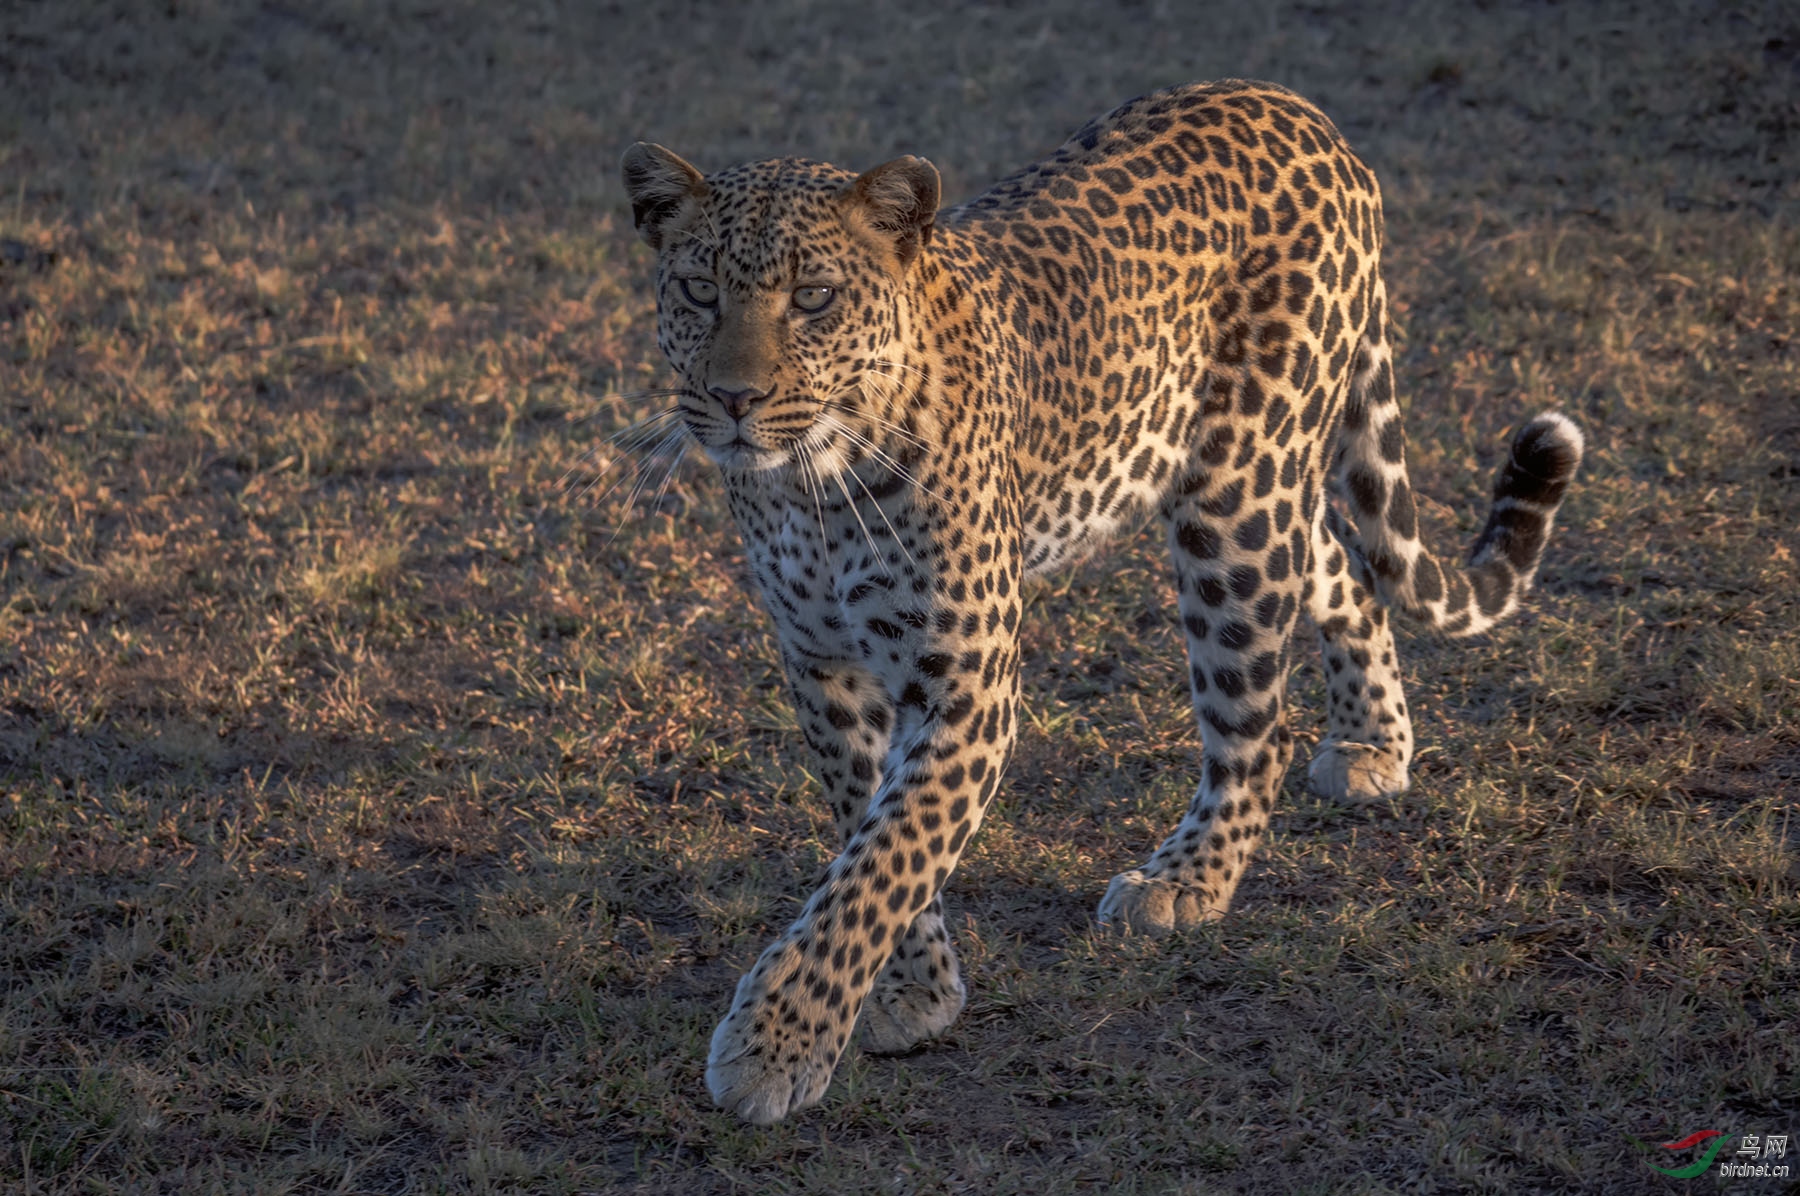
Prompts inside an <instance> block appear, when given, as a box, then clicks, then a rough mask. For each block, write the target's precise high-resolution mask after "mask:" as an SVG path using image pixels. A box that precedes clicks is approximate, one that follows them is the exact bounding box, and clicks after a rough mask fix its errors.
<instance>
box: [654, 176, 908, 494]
mask: <svg viewBox="0 0 1800 1196" xmlns="http://www.w3.org/2000/svg"><path fill="white" fill-rule="evenodd" d="M621 165H622V168H623V172H624V177H625V188H626V190H627V192H628V193H629V194H630V196H631V210H632V217H633V219H634V220H635V222H636V224H637V229H638V233H639V235H640V236H642V237H643V239H644V241H645V242H646V243H647V244H649V246H650V247H651V248H652V249H654V250H656V253H657V262H656V303H657V316H658V319H657V343H658V344H659V345H660V346H661V347H662V351H663V353H664V355H666V356H667V357H668V359H669V362H670V364H671V365H673V366H674V367H675V369H676V371H677V372H678V373H679V374H680V375H681V378H682V384H683V385H682V395H681V399H680V406H681V412H682V417H683V419H684V420H685V422H686V424H687V427H688V430H689V431H690V432H691V433H692V434H693V436H694V439H696V440H697V441H699V442H700V444H701V445H702V446H703V447H704V448H705V449H706V451H707V452H708V454H710V455H711V456H712V458H713V460H714V461H716V462H718V463H719V464H720V465H722V466H725V467H727V468H731V469H745V470H769V469H779V468H782V467H784V466H787V465H789V464H790V463H793V462H796V461H798V462H799V463H801V464H802V465H808V466H810V467H811V468H813V469H815V470H819V471H824V472H835V471H836V470H837V469H838V468H841V467H842V465H843V463H844V462H845V461H846V460H848V459H849V458H850V457H851V456H853V455H854V454H853V453H852V452H851V451H850V445H851V443H853V442H854V441H855V440H856V438H857V437H859V436H866V434H867V432H866V429H867V425H866V424H865V423H864V422H863V421H862V420H861V419H860V418H858V417H859V412H860V411H861V410H863V407H862V405H863V404H866V403H869V402H871V401H872V400H871V396H876V395H882V396H891V395H892V394H893V393H894V392H895V391H896V389H897V385H896V379H897V375H898V374H899V368H898V367H897V366H894V365H892V364H888V365H884V364H883V363H884V362H889V363H891V362H892V360H893V358H894V356H895V341H896V339H897V337H898V336H899V335H900V330H901V329H902V328H903V327H904V325H905V318H904V307H903V305H904V304H905V296H906V282H907V279H908V276H909V274H910V272H911V271H912V270H913V269H914V267H915V266H916V264H917V262H918V259H919V257H920V255H921V253H922V251H923V250H924V248H925V246H926V244H927V243H928V241H929V239H930V235H931V226H932V222H933V220H934V219H935V217H936V214H937V206H938V190H939V188H938V173H937V169H936V168H935V167H934V166H932V165H931V163H929V162H927V161H925V160H924V159H923V158H914V157H905V158H897V159H895V160H894V161H892V162H889V163H887V164H886V165H884V166H878V167H876V168H875V169H874V170H871V171H869V172H868V173H866V174H863V175H852V174H851V173H849V172H848V171H844V170H839V169H838V168H837V167H834V166H827V165H824V164H822V163H817V162H807V161H802V160H799V159H794V158H783V159H779V160H775V161H768V162H753V163H749V164H747V165H743V166H737V167H734V168H732V169H730V170H725V171H721V172H720V173H718V174H714V175H710V176H708V175H703V174H701V173H700V171H698V170H696V169H694V167H692V166H690V165H688V163H686V162H684V161H682V159H681V158H679V157H677V156H676V155H675V154H673V153H671V152H670V151H668V150H666V149H664V148H662V147H661V146H658V145H650V144H648V143H645V142H639V143H638V144H636V145H634V146H632V147H631V149H629V150H627V151H626V153H625V158H624V161H623V163H622V164H621ZM859 425H860V426H861V427H862V428H863V429H864V430H863V431H858V427H859Z"/></svg>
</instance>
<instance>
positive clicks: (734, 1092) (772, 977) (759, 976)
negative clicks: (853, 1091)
mask: <svg viewBox="0 0 1800 1196" xmlns="http://www.w3.org/2000/svg"><path fill="white" fill-rule="evenodd" d="M796 956H797V953H796V952H794V951H793V950H792V949H791V948H788V949H783V948H782V947H781V946H780V945H779V944H777V945H776V946H775V947H771V948H770V949H769V950H768V951H766V952H764V953H763V958H762V960H760V961H759V962H758V963H757V965H756V968H755V969H754V970H752V971H751V972H750V974H749V975H747V976H745V977H744V978H743V980H741V981H740V982H739V983H738V988H737V995H736V996H735V997H734V998H733V1000H732V1002H731V1012H730V1013H728V1014H726V1015H725V1020H724V1021H722V1022H720V1023H719V1027H718V1029H716V1030H714V1031H713V1036H712V1050H711V1051H710V1052H709V1053H708V1055H707V1059H706V1087H707V1091H709V1092H711V1093H712V1098H713V1103H714V1104H716V1105H718V1106H719V1107H720V1108H722V1109H729V1110H731V1111H732V1112H734V1113H736V1114H737V1115H738V1116H739V1117H741V1118H743V1119H744V1120H745V1121H748V1122H751V1123H753V1124H755V1125H770V1124H772V1123H774V1122H777V1121H780V1120H781V1119H782V1118H783V1117H785V1116H787V1115H788V1114H789V1113H794V1112H798V1111H799V1110H801V1109H804V1108H807V1107H809V1106H811V1105H816V1104H818V1103H819V1101H820V1100H821V1099H823V1097H824V1096H825V1090H826V1089H827V1088H828V1087H830V1085H831V1075H832V1072H834V1071H836V1070H837V1064H838V1059H839V1058H840V1057H841V1056H842V1055H843V1053H844V1046H845V1044H846V1043H847V1042H848V1041H849V1037H850V1027H851V1025H852V1024H853V1017H854V1013H855V1010H854V1009H847V1008H846V1006H845V1001H844V996H843V991H842V989H841V987H839V986H835V985H831V984H830V983H829V981H825V980H821V978H820V977H818V976H817V975H814V974H811V973H808V972H807V971H806V968H805V960H804V958H797V957H796ZM833 998H836V1000H835V1004H834V1003H833Z"/></svg>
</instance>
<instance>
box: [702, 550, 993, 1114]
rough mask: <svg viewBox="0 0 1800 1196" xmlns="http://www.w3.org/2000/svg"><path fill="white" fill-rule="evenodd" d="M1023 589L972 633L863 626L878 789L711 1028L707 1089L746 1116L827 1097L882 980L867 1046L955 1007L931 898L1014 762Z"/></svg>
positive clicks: (875, 619)
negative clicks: (883, 742)
mask: <svg viewBox="0 0 1800 1196" xmlns="http://www.w3.org/2000/svg"><path fill="white" fill-rule="evenodd" d="M1016 584H1017V580H1016V575H1015V576H1014V577H1012V578H1011V579H1009V585H1008V587H1007V590H1006V591H1005V593H1006V596H1007V603H1006V605H1007V607H1008V610H1007V613H1006V614H1005V615H1004V617H1003V618H1001V619H999V620H996V621H995V622H994V623H993V624H992V625H990V624H988V623H986V622H983V621H981V620H976V621H975V624H974V630H973V632H972V633H966V634H959V633H960V632H961V630H962V629H963V628H965V627H967V626H968V624H965V623H963V622H961V621H954V622H952V621H943V622H940V621H937V620H932V619H926V618H922V617H916V616H914V614H913V613H912V612H909V611H902V612H893V611H889V612H887V615H886V616H884V615H871V617H870V618H869V620H868V625H869V626H870V627H872V628H875V631H874V636H875V642H874V643H871V642H870V640H868V639H864V640H862V641H861V642H863V643H865V644H869V646H870V651H871V655H872V656H878V659H877V660H876V661H875V662H874V667H875V668H876V669H877V670H880V669H881V667H882V665H884V664H885V665H887V666H890V667H889V668H887V669H886V670H884V672H885V673H886V674H889V675H883V676H882V681H883V685H884V688H885V689H886V690H887V692H888V693H889V694H890V696H891V700H892V702H893V710H894V729H893V732H892V735H891V743H890V746H889V748H888V751H887V754H886V758H885V760H884V763H883V768H882V771H881V775H880V778H879V782H878V784H877V785H876V787H875V789H874V791H873V792H872V793H871V795H870V796H869V798H868V800H867V803H866V807H865V809H864V811H863V814H862V818H861V820H860V822H859V823H858V824H857V826H856V827H855V829H854V830H853V831H852V833H851V834H850V836H849V839H848V841H847V842H846V844H845V847H844V850H843V852H842V853H841V854H840V855H839V856H838V857H837V858H836V859H835V860H833V861H832V863H831V864H830V865H829V866H828V867H827V869H826V872H825V878H824V880H823V882H822V883H821V885H820V886H819V888H818V889H817V890H816V891H815V892H814V893H813V895H812V897H811V898H810V899H809V900H808V902H807V904H806V907H805V909H804V910H803V911H802V912H801V915H800V917H799V918H798V919H797V920H796V921H795V922H794V924H793V925H792V926H790V927H789V928H788V930H787V931H786V933H784V934H783V935H782V936H781V938H780V939H779V940H777V941H776V942H775V943H774V944H773V945H771V946H770V947H769V948H768V949H767V950H766V951H764V952H763V954H762V957H761V958H760V959H759V960H758V961H757V963H756V965H755V967H754V968H752V969H751V971H750V973H749V974H748V975H746V976H745V977H744V978H743V980H742V981H741V982H740V983H739V984H738V989H737V993H736V996H735V997H734V999H733V1001H732V1005H731V1010H730V1012H729V1013H728V1014H727V1015H726V1017H725V1019H724V1020H723V1021H722V1022H721V1023H720V1024H719V1027H718V1029H717V1030H716V1031H715V1032H714V1034H713V1039H712V1051H711V1054H710V1056H709V1058H708V1061H707V1068H706V1081H707V1087H708V1088H709V1089H710V1090H711V1092H712V1095H713V1098H714V1100H715V1101H717V1102H718V1104H720V1105H721V1106H723V1107H725V1108H729V1109H733V1110H735V1111H736V1112H737V1113H738V1115H739V1116H741V1117H743V1118H745V1119H746V1120H749V1121H753V1122H757V1123H759V1124H766V1123H769V1122H772V1121H775V1120H778V1119H779V1118H781V1117H783V1116H785V1115H786V1114H787V1113H789V1112H792V1111H794V1110H797V1109H801V1108H805V1107H806V1106H808V1105H811V1104H814V1103H816V1102H817V1101H818V1100H819V1099H820V1098H821V1097H822V1096H823V1095H824V1093H825V1090H826V1087H827V1086H828V1085H829V1083H830V1079H831V1073H832V1071H833V1070H834V1069H835V1067H836V1065H837V1061H838V1059H839V1057H840V1056H841V1055H842V1053H843V1050H844V1048H845V1046H846V1045H848V1043H849V1040H850V1035H851V1032H852V1030H853V1028H854V1027H855V1024H856V1021H857V1017H858V1014H859V1012H861V1011H863V1010H864V1009H865V1008H866V1007H868V1004H870V1003H867V1002H865V998H867V997H868V996H869V995H870V992H871V990H872V989H874V988H875V986H876V984H877V982H878V980H881V979H882V977H883V975H884V972H885V973H886V974H887V975H886V980H885V981H884V987H883V988H882V990H881V992H880V993H879V994H878V996H877V999H876V1001H875V1002H873V1003H872V1004H873V1006H874V1007H873V1008H872V1009H870V1010H869V1012H868V1014H867V1017H866V1021H865V1035H866V1036H867V1037H868V1039H869V1041H870V1043H871V1046H873V1047H874V1048H876V1049H884V1048H885V1049H904V1046H905V1045H911V1043H912V1042H916V1041H918V1039H919V1037H921V1036H927V1035H929V1034H932V1033H936V1032H938V1031H939V1030H941V1028H942V1026H943V1025H947V1024H948V1019H949V1018H950V1017H953V1016H954V1015H955V1013H956V1011H957V1009H958V1008H960V993H961V982H960V977H959V976H956V975H955V971H954V962H953V957H948V956H947V954H946V953H944V951H943V949H944V948H946V947H947V944H948V940H947V936H944V935H943V934H942V915H941V912H939V908H938V907H937V905H936V899H937V895H938V893H939V891H940V890H941V889H942V888H943V885H944V881H945V880H946V879H947V878H948V877H949V875H950V872H951V870H952V869H953V868H954V867H955V866H956V862H957V860H958V859H959V858H960V856H961V854H962V851H963V849H964V847H965V846H966V845H967V843H968V840H969V836H970V835H972V834H973V833H974V832H975V830H976V828H977V827H978V826H979V825H980V822H981V817H982V814H983V812H984V811H985V810H986V808H987V805H988V802H989V801H990V800H991V799H992V797H993V794H994V792H995V789H996V788H997V787H998V785H999V781H1000V776H1001V773H1002V772H1003V771H1004V769H1005V766H1006V762H1007V758H1008V756H1009V755H1010V754H1011V749H1012V742H1013V736H1014V718H1015V711H1016V708H1017V700H1018V652H1017V648H1016V645H1015V643H1014V637H1015V635H1016V628H1017V624H1018V612H1017V602H1016V597H1014V595H1016V593H1017V588H1016ZM890 616H891V617H890ZM878 675H879V674H878ZM829 721H830V720H829V719H827V722H829ZM890 957H892V962H890ZM946 958H948V959H950V961H951V969H950V974H949V975H948V976H946V975H945V974H944V967H943V963H942V962H941V961H942V960H944V959H946ZM884 964H888V965H889V966H888V967H887V968H885V969H884V967H883V965H884ZM934 966H936V967H937V968H938V975H937V976H935V977H934V976H933V975H932V968H933V967H934ZM946 986H948V987H946ZM934 994H935V995H936V996H937V999H936V1000H935V1001H934V1000H933V999H932V997H933V995H934ZM946 994H948V995H946Z"/></svg>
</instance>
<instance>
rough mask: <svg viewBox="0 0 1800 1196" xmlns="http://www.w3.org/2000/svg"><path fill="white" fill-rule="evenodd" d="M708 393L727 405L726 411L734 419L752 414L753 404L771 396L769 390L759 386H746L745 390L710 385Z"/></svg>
mask: <svg viewBox="0 0 1800 1196" xmlns="http://www.w3.org/2000/svg"><path fill="white" fill-rule="evenodd" d="M707 393H708V394H710V395H712V397H713V398H715V399H717V400H719V402H720V403H722V404H723V405H724V407H725V413H726V414H727V415H729V416H731V418H732V419H743V418H744V417H745V416H746V415H748V414H750V408H751V406H752V405H753V404H755V403H759V402H761V401H762V400H764V399H766V398H768V397H769V392H768V391H766V390H762V389H759V388H758V387H754V386H751V387H746V388H745V389H743V390H730V389H728V388H726V387H723V386H714V387H709V388H708V390H707Z"/></svg>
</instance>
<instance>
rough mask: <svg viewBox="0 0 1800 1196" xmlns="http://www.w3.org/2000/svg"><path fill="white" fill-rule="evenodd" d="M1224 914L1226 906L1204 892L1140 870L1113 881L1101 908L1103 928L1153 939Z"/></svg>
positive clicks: (1101, 901)
mask: <svg viewBox="0 0 1800 1196" xmlns="http://www.w3.org/2000/svg"><path fill="white" fill-rule="evenodd" d="M1224 915H1225V906H1224V903H1223V902H1222V901H1219V900H1217V899H1215V898H1214V897H1213V896H1212V895H1211V894H1210V893H1208V892H1207V891H1206V890H1205V889H1203V888H1200V887H1199V886H1196V885H1186V884H1180V883H1178V882H1176V881H1172V880H1164V879H1163V878H1162V877H1159V876H1146V875H1145V874H1144V872H1143V871H1142V870H1141V869H1137V868H1133V869H1132V870H1131V871H1130V872H1121V873H1119V875H1117V876H1115V877H1113V878H1112V883H1111V884H1110V885H1107V886H1106V896H1104V897H1102V898H1101V899H1100V909H1099V916H1100V924H1101V925H1102V926H1105V927H1107V928H1109V929H1113V930H1120V931H1124V932H1125V933H1127V934H1148V935H1153V936H1155V935H1164V934H1169V933H1171V932H1173V931H1176V930H1187V929H1189V928H1190V927H1194V926H1198V925H1200V924H1201V923H1202V922H1211V921H1214V920H1216V919H1218V918H1221V917H1223V916H1224Z"/></svg>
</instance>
